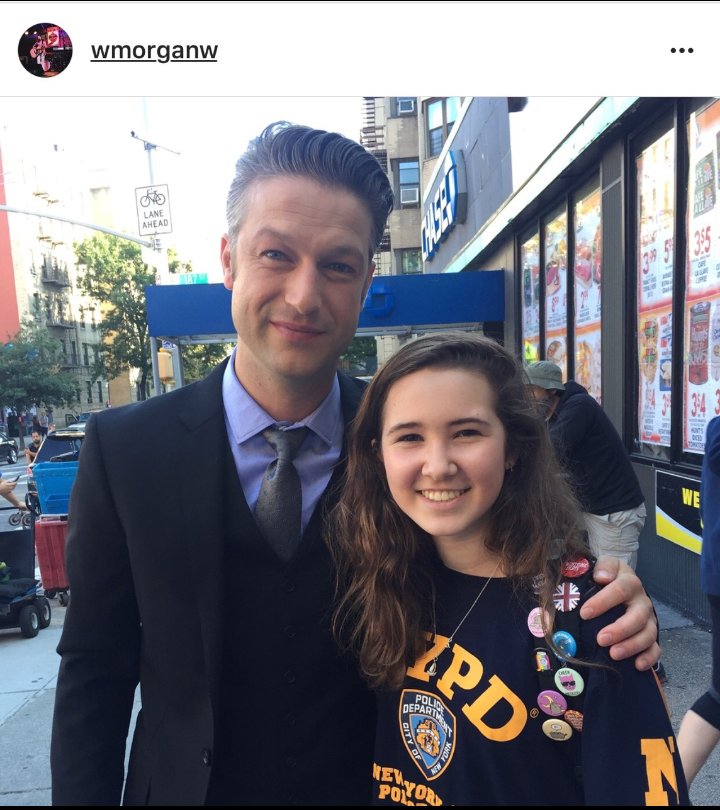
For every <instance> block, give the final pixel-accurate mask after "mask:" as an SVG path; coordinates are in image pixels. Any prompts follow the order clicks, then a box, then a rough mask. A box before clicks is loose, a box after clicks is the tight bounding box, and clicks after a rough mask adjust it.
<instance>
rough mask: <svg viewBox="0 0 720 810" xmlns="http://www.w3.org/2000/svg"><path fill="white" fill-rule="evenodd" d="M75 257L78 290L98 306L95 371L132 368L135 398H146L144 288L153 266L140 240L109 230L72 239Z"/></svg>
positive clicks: (110, 373)
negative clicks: (78, 269)
mask: <svg viewBox="0 0 720 810" xmlns="http://www.w3.org/2000/svg"><path fill="white" fill-rule="evenodd" d="M75 256H76V259H77V263H78V265H79V266H80V267H81V272H80V273H79V277H78V280H79V283H80V287H81V289H82V291H83V292H84V293H85V294H86V295H87V296H89V297H90V298H94V299H95V300H97V301H99V302H100V304H101V308H102V320H101V322H100V325H99V329H100V336H101V339H102V344H103V345H102V351H101V352H99V353H98V361H97V366H96V368H95V374H96V376H98V377H100V376H104V377H106V378H107V379H113V378H115V377H118V376H120V374H122V373H123V372H125V371H128V370H129V369H131V368H135V369H137V370H138V371H139V376H138V382H137V393H138V399H145V398H146V396H147V389H148V380H149V379H150V377H151V375H152V361H151V359H150V336H149V334H148V323H147V313H146V308H145V287H146V286H147V285H148V284H154V283H155V271H154V270H153V269H152V268H149V267H148V266H147V265H146V264H145V262H144V261H143V260H142V254H141V251H140V246H139V245H137V244H135V243H134V242H130V241H128V240H126V239H119V238H118V237H116V236H111V235H109V234H97V235H95V236H93V237H91V238H88V239H84V240H83V241H82V242H79V243H78V242H76V243H75Z"/></svg>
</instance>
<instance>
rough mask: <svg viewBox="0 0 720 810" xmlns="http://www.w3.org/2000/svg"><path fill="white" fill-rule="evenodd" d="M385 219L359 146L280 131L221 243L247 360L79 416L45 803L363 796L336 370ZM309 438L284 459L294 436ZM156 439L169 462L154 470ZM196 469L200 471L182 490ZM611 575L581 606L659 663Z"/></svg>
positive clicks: (249, 164)
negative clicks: (338, 517) (346, 612)
mask: <svg viewBox="0 0 720 810" xmlns="http://www.w3.org/2000/svg"><path fill="white" fill-rule="evenodd" d="M392 205H393V199H392V190H391V186H390V183H389V181H388V178H387V176H386V174H385V173H384V171H383V170H382V168H381V166H380V164H379V163H378V162H377V160H376V159H375V157H374V156H373V155H371V154H370V153H369V152H368V151H367V150H365V149H364V148H363V147H362V146H360V145H359V144H358V143H356V142H355V141H352V140H350V139H348V138H345V137H343V136H342V135H339V134H338V133H331V132H325V131H323V130H316V129H312V128H310V127H305V126H297V125H290V124H288V123H286V122H278V123H276V124H272V125H270V126H269V127H267V128H266V129H265V130H264V131H263V132H262V134H261V135H260V136H259V137H258V138H256V139H254V140H253V141H252V142H251V144H250V145H249V147H248V150H247V151H246V153H245V154H244V155H243V156H242V157H241V158H240V160H239V161H238V163H237V165H236V174H235V178H234V179H233V181H232V184H231V187H230V193H229V195H228V201H227V216H228V231H227V233H226V234H224V235H223V236H222V238H221V240H220V258H221V262H222V267H223V272H224V281H225V286H226V287H227V289H228V290H231V291H232V299H231V310H232V317H233V322H234V324H235V327H236V329H237V333H238V340H237V346H236V348H235V350H234V352H233V354H232V356H231V357H230V358H229V360H226V361H224V362H223V363H222V364H221V365H220V366H218V367H217V368H216V369H215V370H214V371H213V372H211V373H210V375H209V376H208V377H207V378H206V379H205V380H202V381H200V382H198V383H194V384H192V385H188V386H184V387H181V388H177V389H175V390H174V391H172V392H169V393H167V394H165V395H163V396H157V397H153V398H152V399H149V400H146V401H145V402H141V403H137V404H134V405H129V406H124V407H113V408H106V409H103V410H101V411H98V412H97V413H95V414H93V416H92V417H91V418H90V420H89V421H88V423H87V432H86V436H85V440H84V443H83V450H82V455H81V458H80V463H79V468H78V472H77V478H76V480H75V484H74V486H73V489H72V494H71V500H70V508H69V520H68V535H67V546H66V557H67V566H66V569H67V576H68V581H69V585H70V589H71V591H72V600H71V602H70V605H69V606H68V610H67V614H66V616H65V622H64V627H63V632H62V636H61V639H60V643H59V645H58V652H59V653H60V655H61V663H60V669H59V673H58V681H57V689H56V698H55V712H54V717H53V732H52V743H51V771H52V793H53V803H54V804H59V805H78V804H97V805H116V804H118V802H120V801H121V798H122V801H123V802H124V804H149V805H193V806H202V805H286V804H301V805H312V806H319V805H344V806H347V805H365V804H366V803H367V800H368V799H369V797H370V785H371V778H370V773H371V772H370V768H371V764H372V741H373V736H374V732H375V726H374V718H375V708H374V699H373V696H372V695H371V693H370V691H369V690H368V689H367V686H366V685H365V684H364V683H363V681H362V679H361V678H360V677H359V674H358V673H357V671H356V667H355V664H354V662H353V661H352V660H351V659H350V658H349V657H346V656H341V655H340V653H339V651H338V649H337V646H336V644H335V643H334V640H333V636H332V632H331V628H330V622H329V614H330V605H331V603H332V597H333V584H334V572H333V568H332V563H331V559H330V554H329V552H328V550H327V548H326V547H325V544H324V542H323V532H324V514H325V511H326V509H328V508H329V507H330V506H331V505H332V504H333V503H334V498H335V495H334V492H335V488H336V484H337V482H338V480H339V476H340V475H341V473H342V470H343V467H344V463H345V451H344V445H345V442H344V435H345V430H346V426H347V425H348V424H349V422H350V421H351V420H352V418H353V417H354V415H355V412H356V410H357V407H358V404H359V401H360V398H361V396H362V393H363V391H364V388H365V385H364V383H362V382H360V381H358V380H355V379H353V378H350V377H348V376H347V375H345V374H342V373H339V372H338V362H339V358H340V356H341V354H342V353H343V352H344V351H345V350H346V348H347V346H348V344H349V343H350V341H351V340H352V338H353V336H354V335H355V333H356V330H357V324H358V318H359V315H360V311H361V309H362V306H363V302H364V300H365V296H366V293H367V291H368V288H369V285H370V281H371V278H372V274H373V271H374V264H373V255H374V253H375V251H376V250H377V248H378V245H379V243H380V240H381V239H382V235H383V232H384V229H385V223H386V221H387V217H388V215H389V213H390V211H391V210H392ZM295 431H302V432H301V434H300V437H299V438H301V439H302V440H301V441H300V442H296V443H295V444H294V447H293V448H292V450H294V451H295V453H296V454H295V457H294V459H293V460H292V461H289V460H288V455H289V452H288V453H287V454H285V451H284V450H283V451H282V452H283V455H282V456H281V450H280V449H279V448H280V447H281V442H280V441H279V437H280V434H281V433H284V432H288V433H292V432H295ZM129 436H131V437H132V441H128V437H129ZM285 438H287V437H285ZM296 438H297V435H296ZM148 446H162V447H163V452H162V453H158V454H155V456H154V457H153V458H152V460H148V458H147V454H146V448H147V447H148ZM189 458H192V459H193V462H192V463H193V471H194V474H193V475H192V476H183V475H179V474H178V473H179V471H181V470H184V469H187V463H188V459H189ZM268 468H269V470H268ZM275 468H277V470H280V469H281V468H282V470H283V475H282V476H280V477H281V478H282V479H283V480H287V481H288V483H289V482H290V479H292V482H293V483H294V486H295V488H296V489H295V494H296V496H298V495H299V496H300V503H298V500H297V498H296V499H295V500H294V503H293V505H294V506H295V507H296V508H298V511H299V512H300V514H297V515H296V519H297V522H296V524H295V526H296V527H297V531H295V530H294V529H293V527H292V526H291V521H290V519H289V515H288V518H287V519H286V520H285V526H284V527H281V531H280V535H281V536H279V537H278V536H276V533H275V532H274V531H273V532H270V531H269V529H268V528H267V526H268V524H267V523H266V519H265V517H263V518H262V521H261V519H260V516H261V514H262V515H265V511H264V510H263V509H260V510H259V512H258V510H257V507H258V505H260V504H266V500H265V499H264V498H261V495H262V494H263V490H265V485H266V484H267V483H268V482H269V483H272V481H273V480H274V478H273V475H272V473H273V471H275ZM291 468H292V469H291ZM266 471H267V472H268V475H266ZM298 478H299V481H298ZM298 487H299V488H300V490H301V491H300V492H299V493H298V492H297V488H298ZM153 493H154V494H155V495H156V497H154V498H153V508H152V509H148V508H147V499H148V495H149V494H153ZM271 505H272V504H271ZM277 511H278V512H279V515H278V517H279V518H281V519H282V518H284V517H285V509H284V508H283V509H280V510H277ZM288 511H289V507H288ZM261 522H262V525H263V528H262V529H261ZM276 528H277V526H276ZM275 540H277V541H278V543H279V542H280V541H283V540H284V541H285V545H284V546H280V545H274V544H273V541H275ZM600 568H604V573H601V572H600V571H599V569H600ZM596 578H597V579H598V580H599V581H601V582H603V583H608V582H609V584H607V585H606V587H605V588H604V589H603V590H602V591H601V592H600V593H598V594H597V595H596V596H595V597H594V598H593V600H592V601H591V602H588V605H587V609H589V610H594V611H595V614H596V615H597V614H600V613H603V612H604V611H606V610H608V609H609V608H611V607H615V606H617V605H620V604H623V603H625V604H626V605H627V612H626V613H625V615H624V616H622V617H620V618H618V619H617V620H616V621H615V622H613V623H612V624H611V625H609V626H608V627H606V628H605V629H604V631H603V636H601V641H602V642H603V644H604V645H607V646H610V650H611V654H612V655H613V656H614V657H621V658H625V657H628V656H632V655H634V654H636V653H640V655H639V656H638V658H636V660H635V665H636V666H637V667H638V668H640V669H644V668H646V667H648V666H650V665H651V664H652V663H654V661H655V660H656V659H657V646H656V644H655V633H656V625H655V620H654V617H653V616H652V610H651V603H650V600H649V599H648V597H647V596H646V595H645V593H644V592H643V590H642V586H641V584H640V581H639V580H638V578H637V577H636V576H635V575H634V574H633V572H632V570H631V569H629V568H628V567H627V566H622V565H619V564H618V562H617V561H616V560H613V559H612V558H605V560H604V562H603V564H602V565H601V566H599V567H598V568H597V569H596ZM610 580H613V581H610ZM641 651H642V652H641ZM138 684H139V685H140V694H141V699H142V708H141V710H140V713H139V715H138V717H137V721H136V724H135V729H134V735H133V739H132V744H131V746H130V753H129V766H128V772H127V778H126V780H125V784H124V791H123V781H124V780H123V777H124V775H125V767H124V765H125V750H126V737H127V734H128V728H129V724H130V719H131V715H132V707H133V700H134V696H135V690H136V687H137V686H138Z"/></svg>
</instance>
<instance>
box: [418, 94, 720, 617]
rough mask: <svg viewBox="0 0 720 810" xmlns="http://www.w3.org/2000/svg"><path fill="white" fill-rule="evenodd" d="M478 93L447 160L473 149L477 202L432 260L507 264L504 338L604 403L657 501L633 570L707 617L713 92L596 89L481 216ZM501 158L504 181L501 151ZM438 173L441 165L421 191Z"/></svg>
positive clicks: (655, 589)
mask: <svg viewBox="0 0 720 810" xmlns="http://www.w3.org/2000/svg"><path fill="white" fill-rule="evenodd" d="M476 102H477V100H476V99H475V100H473V99H465V100H464V102H463V105H462V108H461V111H460V114H459V116H458V118H457V120H456V122H455V125H454V128H453V129H452V131H451V132H450V133H449V136H448V138H447V141H446V142H445V144H444V146H443V149H442V151H441V153H440V155H439V159H438V165H441V164H442V163H443V162H445V163H446V164H447V163H448V162H449V156H450V155H452V154H453V153H456V154H457V153H458V152H462V153H463V154H464V156H465V164H466V165H465V169H466V178H467V197H468V203H467V207H468V213H467V214H466V216H465V219H464V221H463V222H460V221H457V222H456V223H455V224H454V226H453V227H452V228H451V229H450V231H449V232H448V233H447V235H442V234H441V236H444V238H442V239H438V240H436V244H435V247H436V250H435V253H434V255H433V256H432V257H430V258H429V260H426V261H425V263H424V271H425V272H426V273H427V272H433V273H434V272H443V273H465V272H482V271H484V270H491V269H492V270H496V269H498V268H502V269H503V270H504V274H505V275H504V277H505V302H506V307H505V319H504V322H503V324H502V325H501V328H500V330H499V333H500V334H499V336H500V337H501V339H502V340H503V341H504V343H505V345H507V346H509V347H513V348H514V350H515V351H516V353H517V354H518V356H520V357H522V358H524V359H525V360H530V359H550V360H553V361H554V362H556V363H557V364H558V365H560V367H561V368H562V369H563V373H564V375H565V378H566V379H575V380H576V381H578V382H579V383H580V384H582V385H583V386H585V387H586V388H587V389H588V391H589V392H590V393H591V394H592V395H593V396H594V397H595V398H596V399H597V400H598V401H599V402H600V403H601V404H602V406H603V408H604V409H605V411H606V412H607V413H608V415H609V416H610V418H611V419H612V421H613V423H614V424H615V426H616V428H617V429H618V431H619V433H620V435H621V436H622V437H623V440H624V443H625V446H626V448H627V451H628V453H629V454H630V456H631V459H632V462H633V465H634V467H635V470H636V472H637V474H638V477H639V479H640V482H641V485H642V488H643V492H644V495H645V500H646V504H647V507H648V519H647V521H646V525H645V529H644V531H643V533H642V535H641V541H640V553H639V559H638V572H639V574H640V576H641V577H642V579H643V582H644V583H645V584H646V587H648V589H649V590H650V592H651V593H652V594H654V595H656V596H657V597H659V598H661V599H663V600H664V601H666V602H668V603H669V604H672V605H674V606H676V607H677V608H679V609H681V610H683V611H685V612H687V613H688V614H691V615H693V616H695V617H696V618H699V619H707V607H706V603H705V598H704V596H703V595H702V593H701V591H700V587H699V565H698V554H699V551H700V547H701V545H700V544H701V527H700V521H699V513H698V499H699V475H700V467H701V462H702V456H703V450H704V440H705V429H706V426H707V423H708V421H709V420H710V419H711V418H712V417H713V416H715V415H717V414H720V247H719V246H718V244H717V239H716V236H717V232H718V229H719V228H720V200H719V199H718V197H719V195H720V101H719V100H718V99H691V98H665V99H653V98H635V97H622V98H615V97H608V98H602V99H600V100H599V101H597V103H596V104H595V105H594V106H593V107H592V108H591V109H590V110H589V111H588V112H587V114H585V115H584V116H583V118H582V119H581V120H580V121H578V122H577V124H576V125H575V126H574V127H573V128H572V130H571V131H570V132H569V133H567V135H566V136H565V137H564V138H563V139H562V140H561V141H560V143H558V145H557V146H556V147H555V148H554V149H553V150H552V151H551V152H550V153H549V154H546V155H544V156H543V159H542V160H541V161H540V162H539V163H538V165H537V168H536V169H535V171H534V172H533V173H531V175H530V177H529V178H528V179H527V180H526V181H525V182H524V183H523V185H522V186H521V187H520V188H518V189H517V190H515V191H513V192H512V193H511V194H510V195H509V196H508V197H507V199H506V200H505V201H504V202H502V203H501V204H500V205H499V206H498V207H497V209H496V210H495V212H494V213H493V214H492V215H491V216H490V217H489V218H488V219H487V220H486V221H485V222H484V224H481V225H479V226H478V221H479V220H482V219H483V218H484V217H485V214H484V213H481V214H480V215H479V216H478V217H477V218H475V217H474V216H472V215H471V214H470V213H469V212H470V211H471V209H472V206H473V205H475V204H477V198H478V196H479V195H480V194H481V193H482V192H483V191H484V189H485V188H487V187H488V184H489V183H490V182H491V181H490V179H488V180H487V181H486V183H485V185H483V181H482V173H481V172H479V170H478V166H477V165H476V160H475V158H473V157H471V158H470V160H469V161H468V159H467V154H468V149H471V148H472V144H477V143H478V141H482V140H483V135H482V132H483V127H484V125H483V122H482V120H481V119H480V118H478V117H477V116H476V115H474V113H473V108H474V106H475V105H476ZM484 120H485V121H488V120H489V119H487V118H485V119H484ZM488 127H489V129H491V130H496V129H497V126H496V124H492V125H488ZM488 127H486V128H488ZM475 149H476V150H477V146H476V147H475ZM479 151H480V152H483V151H484V150H483V149H480V150H479ZM492 162H493V161H491V164H492ZM491 168H492V166H491ZM494 169H495V171H496V173H497V174H498V175H499V179H498V183H500V184H502V183H503V180H502V174H503V171H504V166H503V162H502V158H500V159H499V162H498V161H496V162H495V166H494ZM441 182H442V179H441V176H440V175H439V173H438V171H436V173H435V175H434V176H433V178H431V180H430V182H429V185H428V187H427V188H426V193H425V197H426V199H428V198H430V197H431V196H432V195H433V194H434V193H436V192H435V188H436V186H437V185H438V184H439V183H441ZM503 188H504V186H503ZM425 252H426V253H427V251H425Z"/></svg>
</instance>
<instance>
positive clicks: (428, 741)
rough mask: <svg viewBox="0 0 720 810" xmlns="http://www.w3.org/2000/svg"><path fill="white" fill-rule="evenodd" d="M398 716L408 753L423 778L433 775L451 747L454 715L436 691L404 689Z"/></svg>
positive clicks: (449, 756) (437, 773)
mask: <svg viewBox="0 0 720 810" xmlns="http://www.w3.org/2000/svg"><path fill="white" fill-rule="evenodd" d="M399 719H400V731H401V733H402V737H403V742H404V743H405V747H406V748H407V750H408V753H409V754H410V756H411V757H412V758H413V760H414V762H415V764H416V765H417V766H418V768H420V770H421V771H422V774H423V776H424V777H425V778H426V779H437V777H438V776H440V774H441V773H442V772H443V771H444V770H445V768H446V767H447V765H448V763H449V762H450V760H451V759H452V755H453V751H454V750H455V715H454V714H453V713H452V712H451V711H450V710H449V709H448V708H447V706H446V705H445V704H444V703H443V702H442V700H440V698H439V697H437V695H433V694H431V693H430V692H421V691H420V690H418V689H404V690H403V692H402V694H401V695H400V718H399Z"/></svg>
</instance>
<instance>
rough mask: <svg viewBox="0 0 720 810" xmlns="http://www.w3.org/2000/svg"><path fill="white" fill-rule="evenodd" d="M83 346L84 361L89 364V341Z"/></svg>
mask: <svg viewBox="0 0 720 810" xmlns="http://www.w3.org/2000/svg"><path fill="white" fill-rule="evenodd" d="M82 347H83V363H84V364H85V365H86V366H89V365H90V355H89V354H88V345H87V343H83V345H82Z"/></svg>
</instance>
